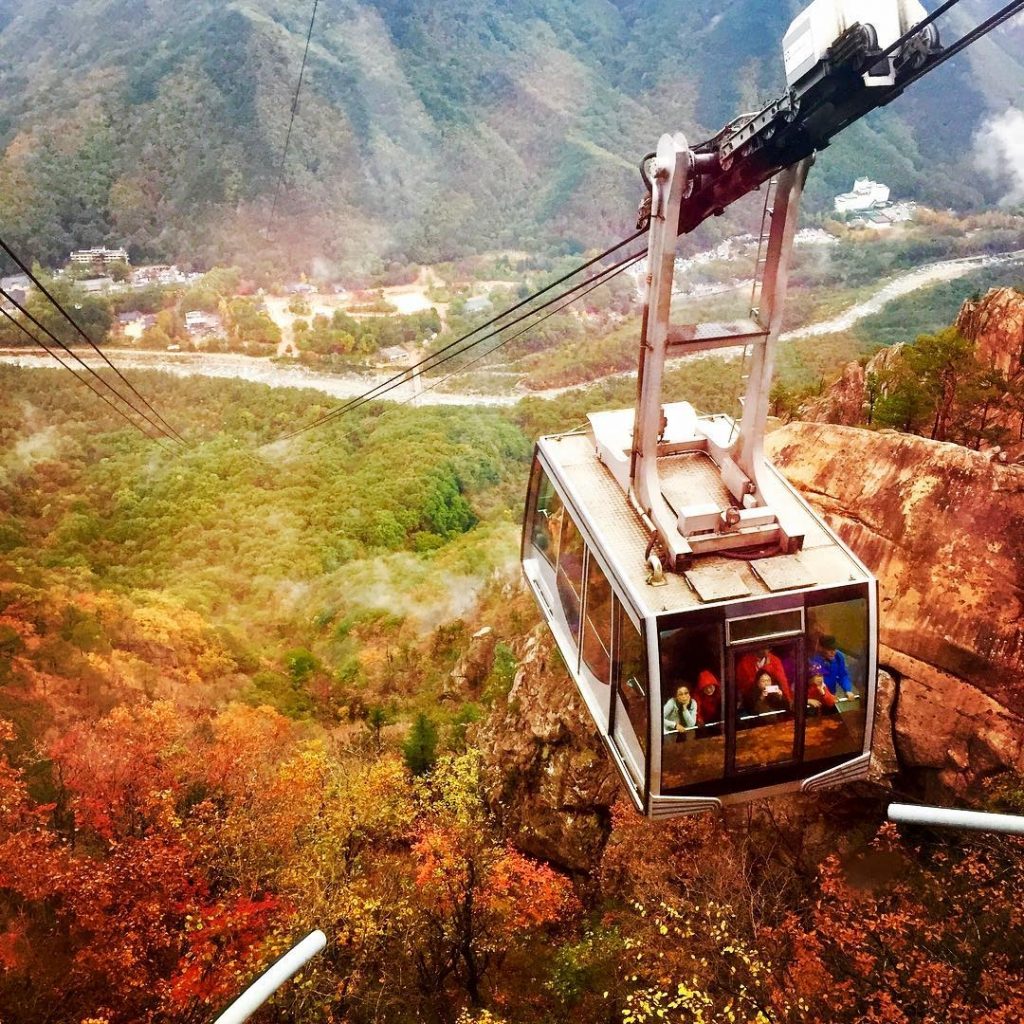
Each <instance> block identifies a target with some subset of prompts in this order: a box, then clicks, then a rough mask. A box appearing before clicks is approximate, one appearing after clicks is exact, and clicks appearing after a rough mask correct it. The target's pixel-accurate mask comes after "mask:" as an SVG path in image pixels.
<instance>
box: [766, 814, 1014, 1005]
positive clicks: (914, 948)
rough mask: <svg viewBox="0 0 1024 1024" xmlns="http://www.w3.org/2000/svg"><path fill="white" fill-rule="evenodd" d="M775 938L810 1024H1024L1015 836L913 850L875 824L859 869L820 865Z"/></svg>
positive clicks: (888, 829) (894, 832)
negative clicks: (814, 882)
mask: <svg viewBox="0 0 1024 1024" xmlns="http://www.w3.org/2000/svg"><path fill="white" fill-rule="evenodd" d="M848 879H852V880H853V881H852V882H851V881H849V880H848ZM774 938H775V939H776V940H778V941H780V942H781V943H782V945H783V947H784V949H785V956H786V958H787V959H788V964H789V966H788V970H787V975H786V977H787V982H788V985H789V987H790V989H791V995H795V996H798V997H800V998H802V999H803V1000H804V1002H805V1003H806V1004H807V1005H808V1006H809V1007H811V1012H810V1014H809V1019H810V1020H811V1021H821V1022H824V1021H826V1020H827V1021H828V1022H830V1024H833V1022H836V1024H843V1022H849V1024H859V1022H862V1021H872V1022H877V1024H933V1022H934V1024H940V1022H951V1024H1010V1022H1011V1021H1014V1022H1017V1021H1021V1020H1024V840H1021V839H1014V838H1009V837H1000V838H993V837H983V838H978V839H975V840H972V841H970V842H969V843H967V844H962V845H961V844H959V843H958V844H956V845H954V844H952V843H948V842H933V843H930V844H921V845H916V846H912V845H910V844H909V843H907V842H905V841H904V840H902V839H901V838H900V836H899V833H898V831H897V829H896V826H894V825H891V824H886V825H883V826H882V828H881V830H880V831H879V833H878V836H877V837H876V839H875V842H874V844H873V848H872V849H871V850H870V851H869V852H868V853H866V854H865V855H864V856H863V857H862V858H861V861H860V862H859V863H855V864H847V865H843V866H840V864H839V862H838V859H837V858H835V857H833V858H830V859H829V860H828V861H826V862H825V863H824V864H823V865H822V872H821V882H820V892H819V896H818V899H817V900H816V901H815V902H814V904H813V905H812V906H810V907H809V908H808V909H807V911H806V913H805V914H803V915H799V916H798V915H793V916H791V917H790V918H789V919H788V920H787V921H786V922H785V923H784V925H783V926H782V927H781V928H779V929H777V930H776V931H775V932H774ZM793 990H795V991H793Z"/></svg>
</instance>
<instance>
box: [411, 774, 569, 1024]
mask: <svg viewBox="0 0 1024 1024" xmlns="http://www.w3.org/2000/svg"><path fill="white" fill-rule="evenodd" d="M463 760H464V761H465V760H466V759H463ZM445 770H449V771H450V773H451V774H450V777H451V775H454V776H456V778H457V782H456V784H455V785H452V784H451V783H450V784H449V787H447V792H446V793H443V794H441V796H440V800H439V801H438V802H437V804H436V805H435V806H436V807H438V810H437V811H435V813H434V814H433V815H431V816H430V818H429V819H428V820H427V822H426V823H425V824H424V826H423V828H422V830H421V833H420V836H419V839H418V840H417V842H416V843H415V845H414V847H413V860H414V864H415V888H414V892H413V903H414V919H415V922H416V928H417V933H418V934H417V945H416V964H417V970H418V974H419V978H420V985H421V988H422V990H423V991H424V992H425V993H427V994H438V993H441V992H442V991H444V989H445V986H446V985H447V983H449V982H450V981H451V980H453V979H454V980H457V981H458V982H459V983H460V985H461V986H462V988H463V989H464V991H465V992H466V994H467V995H468V996H469V998H470V1000H471V1002H472V1004H473V1006H476V1007H478V1006H480V1005H481V1004H482V1001H483V993H482V985H483V981H484V977H485V975H486V973H487V971H488V970H489V969H490V968H492V967H493V966H494V965H495V964H496V963H498V962H500V961H501V959H502V958H503V957H504V955H505V954H506V953H507V951H508V950H509V949H510V948H511V947H512V946H513V945H514V944H515V942H516V940H517V939H519V938H520V937H521V936H523V935H524V934H525V933H539V932H541V931H542V930H543V929H545V928H546V927H549V926H552V925H555V924H558V923H561V922H563V921H565V920H567V919H571V918H572V915H573V914H574V913H575V912H577V911H578V909H579V907H578V903H577V900H575V898H574V896H573V894H572V887H571V884H570V883H569V881H568V880H567V879H565V878H564V877H562V876H560V874H558V873H557V872H556V871H553V870H552V869H551V868H550V867H548V866H547V865H545V864H541V863H538V862H537V861H534V860H530V859H529V858H527V857H524V856H523V855H522V854H520V853H518V852H516V851H515V850H513V849H511V848H510V847H509V846H507V845H505V844H504V843H503V842H501V841H500V839H499V838H498V836H497V834H496V831H495V826H494V824H493V822H490V821H489V820H488V818H487V816H486V814H485V813H484V812H483V810H482V808H481V807H480V806H479V805H478V804H477V803H476V802H475V796H474V795H473V794H472V786H473V781H474V780H473V778H472V777H471V773H470V776H464V777H462V778H461V779H460V778H459V777H458V776H459V767H458V763H456V765H455V768H454V769H452V768H451V766H450V767H449V768H447V769H445V766H443V765H442V767H441V773H442V774H443V772H444V771H445ZM459 788H461V793H460V795H459V796H458V797H453V791H454V790H459Z"/></svg>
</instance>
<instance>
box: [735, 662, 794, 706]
mask: <svg viewBox="0 0 1024 1024" xmlns="http://www.w3.org/2000/svg"><path fill="white" fill-rule="evenodd" d="M744 710H745V712H746V713H747V714H748V715H752V716H753V715H770V714H772V713H773V712H776V711H789V701H788V700H787V698H786V695H785V694H784V693H783V692H782V687H781V686H780V685H779V684H778V683H777V682H776V681H775V677H774V676H773V675H772V674H771V672H768V671H766V670H764V669H762V670H761V671H760V672H758V674H757V677H756V679H755V680H754V686H753V688H752V689H751V690H750V691H749V692H748V693H747V699H746V701H745V703H744Z"/></svg>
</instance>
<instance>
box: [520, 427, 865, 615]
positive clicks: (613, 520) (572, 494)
mask: <svg viewBox="0 0 1024 1024" xmlns="http://www.w3.org/2000/svg"><path fill="white" fill-rule="evenodd" d="M540 446H541V450H542V451H543V453H544V455H545V457H546V458H547V459H548V460H550V462H551V464H552V466H553V467H554V469H555V471H556V474H557V476H558V478H559V479H560V480H561V481H562V482H563V484H564V486H565V487H566V489H567V492H568V497H569V499H570V501H571V502H572V504H573V505H574V506H575V507H576V508H577V509H579V510H580V513H581V515H582V516H583V517H584V519H585V525H586V527H587V529H588V530H589V531H590V532H591V533H592V534H593V536H594V537H595V538H597V539H598V540H599V542H600V545H601V546H602V547H603V548H605V549H607V550H608V552H609V559H608V561H609V565H610V566H612V568H614V569H615V571H616V573H617V574H618V575H620V576H621V577H622V584H623V585H624V586H626V587H628V589H629V592H630V593H631V594H632V595H633V596H634V598H635V599H636V600H637V601H638V602H639V604H640V607H638V609H637V610H638V611H639V612H641V613H642V614H643V615H645V616H647V615H662V614H670V613H674V612H680V611H692V610H695V609H697V608H706V607H708V605H707V604H705V603H704V602H702V601H701V599H700V598H699V597H698V595H697V594H696V593H695V592H694V591H693V590H692V589H691V588H690V586H688V584H687V582H686V580H685V579H684V578H683V577H682V576H681V575H676V574H674V573H668V574H667V584H666V586H663V587H650V586H648V585H647V567H646V564H645V559H644V556H645V553H646V551H647V545H648V543H649V541H650V537H649V535H648V533H647V531H646V529H644V526H643V524H642V522H641V520H640V518H639V516H638V515H637V514H636V512H635V511H634V510H633V508H632V506H631V505H630V504H629V502H628V501H627V499H626V495H625V493H624V492H623V490H622V488H621V487H619V485H618V484H617V483H616V482H615V479H614V478H613V477H612V475H611V473H610V472H609V470H608V469H607V468H606V467H605V466H604V465H602V463H601V462H600V461H599V460H598V458H597V454H596V451H595V447H594V441H593V439H592V437H591V436H590V434H589V433H578V434H562V435H559V436H557V437H546V438H543V439H542V440H541V442H540ZM658 465H659V470H660V472H661V476H662V481H663V485H664V487H665V489H666V491H667V492H669V493H671V494H673V495H674V500H675V501H680V502H683V500H684V496H685V498H686V500H685V502H684V503H687V504H695V505H696V504H705V503H718V504H719V505H720V506H721V507H725V506H726V505H728V504H730V502H729V499H728V494H727V492H726V489H725V487H724V485H723V484H722V482H721V478H720V477H719V476H718V474H717V472H716V467H715V465H714V462H713V461H712V460H711V458H710V457H709V456H708V455H707V454H705V453H697V456H696V457H695V454H694V453H692V452H690V453H686V454H682V455H672V456H667V457H664V458H661V459H659V460H658ZM762 490H763V492H764V495H765V498H766V500H767V501H768V502H769V504H770V506H771V507H772V508H773V509H774V510H776V511H778V512H781V513H784V514H785V515H786V517H787V522H789V523H790V524H795V525H796V526H797V527H799V529H800V530H801V531H802V532H803V534H804V547H803V551H802V552H801V562H802V563H803V564H804V565H805V566H806V567H807V569H808V570H809V571H810V572H811V573H812V574H813V577H814V579H815V580H816V581H817V582H816V586H818V587H821V586H838V585H841V584H845V583H849V582H851V581H855V580H856V581H863V580H866V579H867V578H868V577H867V575H866V573H864V571H863V569H862V567H861V566H860V565H859V564H858V563H857V562H856V560H855V559H854V558H852V557H851V556H850V555H849V554H848V553H847V551H846V550H845V548H844V547H843V545H842V544H841V543H840V542H839V541H838V540H837V539H836V538H835V537H834V536H833V535H832V534H831V533H830V532H829V531H828V530H826V529H825V528H824V527H823V526H822V525H821V524H820V523H819V522H818V520H817V519H816V517H815V516H814V514H813V513H812V512H811V511H810V510H809V508H808V507H807V506H806V505H805V503H804V502H803V501H802V500H801V499H800V498H799V497H798V495H797V494H796V492H795V491H794V490H793V488H791V487H790V486H789V485H788V484H787V483H786V482H785V480H783V478H782V477H781V476H780V475H779V474H778V473H777V471H776V470H775V469H773V468H772V467H771V466H770V465H769V466H768V467H766V470H765V472H764V473H762ZM690 496H692V497H690ZM780 557H784V556H780ZM695 566H700V567H701V568H702V569H703V568H706V567H714V566H719V567H722V568H723V569H730V570H732V571H734V572H735V573H736V574H737V576H738V577H739V579H740V580H742V582H743V584H744V586H746V587H747V589H748V591H749V594H750V598H758V597H769V596H772V591H771V590H769V589H768V587H766V586H765V585H764V583H763V582H762V580H761V579H760V578H759V577H758V576H757V575H756V574H755V573H754V572H753V571H752V570H751V568H750V565H749V564H748V563H747V562H746V561H744V560H742V559H734V558H728V557H725V556H722V555H715V554H707V555H700V556H698V557H697V558H696V559H695ZM778 596H781V595H778Z"/></svg>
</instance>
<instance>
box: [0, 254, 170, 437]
mask: <svg viewBox="0 0 1024 1024" xmlns="http://www.w3.org/2000/svg"><path fill="white" fill-rule="evenodd" d="M0 248H2V249H3V250H4V252H6V253H7V255H8V256H9V257H10V258H11V259H12V260H13V261H14V262H15V263H16V264H17V266H18V267H20V268H21V271H22V273H24V274H25V275H26V276H27V277H28V279H29V280H30V281H31V282H32V284H33V285H35V287H36V288H38V289H39V291H40V292H41V293H42V294H43V295H45V296H46V298H47V299H49V300H50V302H51V303H52V304H53V306H54V308H55V309H56V310H57V312H58V313H60V315H61V316H63V317H64V319H65V320H67V322H68V323H69V324H71V326H72V327H73V328H74V329H75V331H76V332H77V333H78V334H79V335H80V336H81V337H82V338H83V339H84V340H85V342H86V343H87V344H88V345H89V347H90V348H91V349H92V350H93V351H94V352H95V353H96V354H97V355H98V356H99V357H100V358H101V359H102V360H103V362H105V363H106V364H107V366H109V367H110V369H111V370H113V371H114V373H115V374H117V376H118V378H119V379H120V380H121V381H122V382H123V383H124V384H125V385H126V386H127V387H128V389H129V390H130V391H131V392H132V394H134V395H135V397H136V398H138V399H139V401H140V402H142V404H143V405H144V406H145V407H146V408H147V409H149V411H150V412H151V413H152V414H153V415H154V416H155V417H156V418H157V419H158V420H159V421H160V423H162V424H163V426H158V427H157V430H158V431H159V432H160V433H161V434H163V435H164V436H165V437H167V439H168V440H171V441H176V442H178V443H179V444H182V445H185V446H186V447H188V445H187V442H186V441H185V439H184V438H183V437H182V436H181V434H179V433H178V431H177V430H175V429H174V427H172V426H171V425H170V423H168V422H167V420H165V419H164V418H163V416H161V415H160V413H159V412H157V410H156V409H154V408H153V406H152V405H151V404H150V402H149V401H148V400H147V399H146V398H145V396H143V395H142V394H140V393H139V391H138V389H137V388H136V387H135V385H133V384H132V382H131V381H130V380H128V378H127V377H125V375H124V374H123V373H122V372H121V371H120V370H119V369H118V368H117V367H116V366H115V365H114V364H113V363H112V362H111V361H110V359H108V358H107V355H106V353H105V352H103V350H102V349H101V348H100V347H99V346H98V345H97V344H96V342H94V341H93V340H92V338H90V337H89V335H88V334H86V333H85V331H84V330H82V328H81V327H80V326H79V325H78V323H77V322H76V321H75V319H74V318H73V317H72V316H71V314H70V313H69V312H68V311H67V310H66V309H65V308H64V307H63V306H62V305H61V304H60V302H58V301H57V299H56V298H55V297H54V296H53V295H52V294H51V292H50V290H49V289H48V288H47V287H46V285H44V284H43V283H42V281H40V280H39V278H37V277H36V275H35V274H33V273H32V271H31V270H30V269H29V268H28V267H27V266H25V264H24V262H23V261H22V259H21V257H19V256H18V255H17V253H15V252H14V250H13V249H11V247H10V246H9V245H8V244H7V243H6V242H5V241H4V240H3V239H2V238H0ZM4 294H5V296H6V293H4ZM6 297H7V298H8V299H9V300H10V301H11V302H13V301H14V300H13V299H10V296H6ZM14 304H15V305H18V304H17V303H14ZM18 308H19V309H21V310H22V312H23V313H25V310H24V309H22V307H21V306H18ZM25 315H28V314H27V313H26V314H25ZM36 322H37V323H38V321H36ZM39 326H40V327H42V325H41V324H40V325H39ZM46 333H47V334H50V337H53V340H54V341H56V342H57V343H58V344H59V345H60V346H61V347H62V348H64V349H67V346H66V345H65V344H64V343H63V342H62V341H60V340H59V339H58V338H56V337H54V336H53V335H52V333H51V332H50V331H47V332H46ZM68 351H69V352H70V350H68ZM79 361H81V360H79ZM83 365H84V364H83ZM96 376H99V375H98V374H97V375H96ZM100 380H103V378H102V377H100ZM103 383H104V384H106V383H107V382H106V381H103ZM107 386H108V387H110V385H109V384H108V385H107ZM111 390H114V389H113V388H111ZM119 397H120V396H119ZM122 400H123V399H122ZM146 419H147V420H149V417H148V416H147V417H146ZM150 422H152V421H150Z"/></svg>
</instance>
